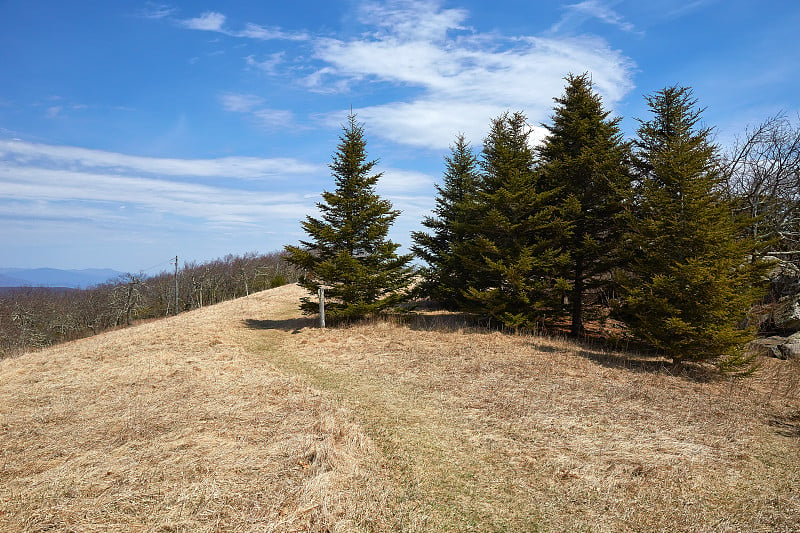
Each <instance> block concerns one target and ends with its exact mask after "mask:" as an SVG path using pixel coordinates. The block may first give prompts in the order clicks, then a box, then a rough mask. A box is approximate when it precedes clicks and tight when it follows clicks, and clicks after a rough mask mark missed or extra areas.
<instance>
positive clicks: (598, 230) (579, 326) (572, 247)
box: [538, 74, 631, 335]
mask: <svg viewBox="0 0 800 533" xmlns="http://www.w3.org/2000/svg"><path fill="white" fill-rule="evenodd" d="M566 80H567V86H566V89H565V92H564V95H563V96H561V97H560V98H556V99H555V101H556V103H557V104H558V105H557V106H556V107H555V109H554V111H555V113H554V114H553V116H552V117H551V119H552V125H545V127H546V128H547V130H548V131H549V134H548V135H547V137H545V139H544V142H543V143H542V145H541V146H540V147H539V149H538V152H539V155H540V157H541V160H542V161H541V162H542V174H543V177H542V180H543V182H544V183H547V184H549V186H550V187H554V188H555V187H559V188H560V192H559V194H558V199H557V203H558V204H559V206H560V211H561V214H562V216H563V217H564V218H565V219H566V220H567V221H569V222H570V225H571V226H572V233H571V234H570V236H569V237H568V239H567V241H565V242H564V243H563V247H564V248H565V249H567V250H569V252H570V261H569V264H568V268H567V270H566V272H565V273H564V276H565V277H566V278H567V279H568V280H569V281H570V283H571V285H572V287H571V290H570V291H569V300H570V314H571V322H572V324H571V332H572V334H573V335H579V334H580V333H581V332H582V331H583V314H584V301H585V299H584V297H585V295H586V294H587V293H594V294H595V295H597V293H598V290H600V289H602V288H604V287H606V286H608V285H609V283H610V272H611V271H612V270H613V269H614V268H616V267H617V266H619V264H620V253H619V252H620V247H619V243H620V239H621V235H622V232H623V230H624V228H625V219H624V215H623V214H624V213H625V205H626V203H628V199H629V198H630V186H631V178H630V173H629V169H628V163H629V162H628V159H629V157H628V154H629V147H628V144H627V143H625V142H624V141H623V138H622V133H621V132H620V129H619V121H620V119H619V118H613V119H612V118H609V115H610V112H609V111H606V110H604V109H603V103H602V100H601V98H600V95H598V94H597V93H596V92H594V90H593V88H592V82H591V79H590V78H589V75H588V74H582V75H580V76H574V75H569V76H568V77H567V78H566Z"/></svg>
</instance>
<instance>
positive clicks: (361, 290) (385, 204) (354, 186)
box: [285, 114, 413, 320]
mask: <svg viewBox="0 0 800 533" xmlns="http://www.w3.org/2000/svg"><path fill="white" fill-rule="evenodd" d="M339 140H340V142H339V145H338V147H337V150H336V153H335V154H334V156H333V161H332V162H331V164H330V165H329V166H330V169H331V173H332V175H333V178H334V182H335V184H336V188H335V190H334V191H333V192H327V191H326V192H323V193H322V198H323V200H324V201H323V202H320V203H318V204H317V207H318V208H319V211H320V212H321V214H322V218H315V217H312V216H308V217H306V220H305V221H304V222H303V223H302V226H303V229H304V230H305V232H306V233H307V234H308V235H309V236H310V237H311V239H310V240H308V241H300V245H301V246H286V248H285V258H286V260H287V261H288V262H289V263H291V264H293V265H296V266H299V267H300V268H302V269H303V270H305V272H306V276H305V277H304V279H302V280H301V281H300V285H301V286H302V287H304V288H305V289H307V290H308V291H309V292H310V293H311V294H313V295H316V294H317V291H318V289H319V288H320V287H325V296H326V315H327V316H329V317H331V318H332V319H334V320H336V319H357V318H361V317H364V316H367V315H370V314H373V313H375V312H378V311H381V310H385V309H387V308H390V307H392V306H395V305H397V304H399V303H401V302H402V301H404V300H406V299H408V290H407V289H408V286H409V284H410V282H411V278H412V276H413V269H411V268H410V267H409V266H408V265H409V262H410V260H411V254H407V255H398V254H397V249H398V248H399V247H400V245H399V244H396V243H394V242H392V241H391V240H389V239H388V233H389V228H390V227H391V225H392V223H393V222H394V221H395V219H396V218H397V217H398V215H399V214H400V212H399V211H397V210H394V209H392V205H391V203H390V202H389V201H388V200H385V199H382V198H381V197H380V196H379V195H378V194H377V193H376V192H375V184H376V183H377V181H378V179H379V178H380V176H381V174H379V173H378V174H375V173H373V169H374V167H375V165H376V164H377V161H374V160H373V161H368V160H367V155H366V140H365V138H364V129H363V126H362V125H361V124H359V123H358V122H357V121H356V116H355V115H353V114H350V116H349V117H348V122H347V124H346V125H345V126H343V134H342V135H341V136H340V138H339ZM301 301H302V303H301V308H302V310H303V312H305V313H306V314H313V313H314V312H316V311H317V309H318V307H317V306H318V304H317V303H316V302H314V301H312V300H311V298H310V297H308V296H306V297H303V298H302V299H301Z"/></svg>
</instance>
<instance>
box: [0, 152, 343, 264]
mask: <svg viewBox="0 0 800 533" xmlns="http://www.w3.org/2000/svg"><path fill="white" fill-rule="evenodd" d="M327 174H328V170H327V169H326V168H325V167H324V166H323V165H315V164H310V163H305V162H302V161H297V160H293V159H258V158H243V157H229V158H220V159H195V160H184V159H162V158H150V157H140V156H131V155H126V154H119V153H113V152H104V151H99V150H88V149H84V148H76V147H68V146H52V145H45V144H35V143H28V142H23V141H5V140H3V141H0V183H2V184H3V186H2V187H0V219H2V220H3V223H4V226H5V227H6V229H7V231H6V232H3V235H0V244H3V243H4V242H6V241H8V244H13V246H14V247H15V248H14V249H15V250H17V253H19V250H20V249H21V248H22V247H23V246H24V245H22V244H20V243H24V242H32V243H37V244H36V246H37V247H42V246H47V247H57V246H63V245H64V243H77V242H80V241H81V240H87V242H88V243H91V244H87V246H90V247H91V246H94V247H98V246H99V247H108V248H109V249H110V248H112V247H113V248H115V249H116V254H117V255H119V256H120V257H123V256H125V255H131V257H130V258H129V260H131V261H134V263H133V264H136V263H135V261H136V254H137V252H135V251H129V250H128V244H131V242H130V241H134V240H139V241H141V242H140V245H141V244H142V243H143V242H145V241H154V242H153V245H156V244H158V246H165V244H164V243H163V242H158V243H156V242H155V241H160V239H159V237H158V236H160V235H164V234H165V232H166V231H169V232H170V233H171V234H172V235H177V234H179V233H181V234H185V235H190V234H191V235H208V236H209V237H210V238H213V239H216V240H217V241H219V242H218V243H217V244H218V246H219V249H220V250H221V251H222V252H225V253H227V251H230V249H231V246H233V245H232V244H231V242H232V240H231V239H232V236H235V237H236V239H237V242H238V243H239V244H238V245H237V249H238V247H239V246H244V247H245V249H247V248H249V247H252V246H254V245H253V244H252V243H258V242H259V236H263V235H264V234H265V233H266V231H267V229H269V230H271V231H277V232H280V234H281V235H286V234H287V233H290V232H292V231H295V230H296V226H297V220H298V219H302V218H303V217H304V216H305V215H306V214H309V213H311V212H312V211H313V201H311V200H309V199H308V198H306V197H305V195H306V194H308V193H309V192H311V191H315V190H319V187H320V181H321V179H322V177H323V176H327ZM208 176H214V177H215V178H218V177H221V178H225V177H228V178H230V177H234V178H240V179H238V180H230V179H227V180H226V179H213V180H211V179H206V178H207V177H208ZM256 178H269V179H256ZM284 178H291V179H292V183H293V186H292V190H291V191H287V190H286V186H285V182H284ZM167 228H168V230H167ZM9 232H10V234H13V235H14V239H13V240H9V239H8V238H7V235H9ZM182 232H185V233H182ZM204 232H205V233H204ZM123 235H124V237H123ZM226 235H230V236H231V237H228V238H224V236H226ZM192 238H195V237H192ZM12 241H13V242H12ZM248 242H249V243H250V244H246V243H248ZM210 244H211V243H210V242H198V243H196V245H195V249H197V250H204V249H205V250H208V246H210ZM145 246H147V244H145ZM172 246H174V244H173V245H172ZM148 249H150V250H151V251H152V247H150V248H148ZM137 250H138V251H139V252H138V253H141V250H142V248H137ZM226 250H227V251H226ZM36 253H38V252H36ZM209 253H211V252H209Z"/></svg>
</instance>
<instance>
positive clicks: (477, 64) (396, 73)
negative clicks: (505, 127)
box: [306, 0, 633, 149]
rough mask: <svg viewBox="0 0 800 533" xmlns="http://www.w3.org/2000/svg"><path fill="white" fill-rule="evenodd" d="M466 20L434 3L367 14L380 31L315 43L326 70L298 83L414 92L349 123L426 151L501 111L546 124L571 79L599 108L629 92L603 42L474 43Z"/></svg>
mask: <svg viewBox="0 0 800 533" xmlns="http://www.w3.org/2000/svg"><path fill="white" fill-rule="evenodd" d="M466 18H467V13H466V12H464V11H462V10H443V9H441V8H440V4H439V3H438V2H436V1H424V0H412V1H397V2H392V3H390V4H389V6H388V7H385V6H384V7H381V6H379V5H374V4H369V5H368V6H367V8H366V9H365V10H364V12H363V16H362V20H364V21H365V22H367V23H371V24H372V25H373V26H376V27H378V28H379V31H378V32H373V33H370V34H367V35H366V36H365V37H360V38H358V39H352V40H347V41H345V40H340V39H331V38H322V39H318V40H317V41H316V43H315V46H316V57H317V58H318V59H319V60H321V61H323V62H324V63H325V66H324V67H322V68H320V69H319V70H318V71H317V72H315V73H314V74H313V75H311V76H309V77H308V78H306V83H307V84H308V86H309V88H310V89H312V90H323V91H330V90H331V88H332V87H333V88H337V87H338V88H342V87H347V86H352V85H353V84H355V83H359V82H362V81H367V82H376V81H377V82H384V83H387V84H390V85H398V86H404V87H415V88H419V89H421V90H422V92H421V94H420V95H419V96H417V97H415V98H413V99H412V100H410V101H409V100H404V101H398V102H389V103H386V104H381V105H378V106H370V107H365V108H361V109H358V113H359V115H360V116H361V117H362V118H364V119H366V120H367V121H369V122H370V123H371V124H374V125H375V124H377V125H378V128H375V129H376V132H377V133H379V134H380V135H382V136H384V137H386V138H389V139H391V140H393V141H396V142H400V143H404V144H411V145H415V146H423V147H430V148H435V149H441V148H446V147H447V146H449V144H450V143H451V142H452V140H453V138H454V137H455V135H456V134H457V133H459V132H464V133H466V134H467V135H468V136H470V138H472V139H475V137H473V136H472V135H475V134H478V135H480V134H482V133H483V132H485V130H486V127H487V125H488V122H489V120H490V119H491V118H492V117H493V116H496V115H497V114H499V113H501V112H502V111H504V110H506V109H522V110H525V111H526V112H527V113H528V115H529V118H530V119H531V121H532V123H534V124H536V123H538V122H543V121H545V120H546V118H547V116H548V114H549V112H550V111H551V109H552V105H553V102H552V98H553V96H554V95H558V94H560V93H561V92H562V90H563V84H564V80H563V78H564V76H566V75H567V74H569V73H570V72H573V73H580V72H584V71H590V72H591V73H592V79H593V81H594V85H595V87H596V88H597V90H598V91H599V92H600V93H601V95H602V96H603V97H604V99H605V101H606V104H607V105H611V106H613V105H614V104H615V103H616V102H618V101H619V100H620V99H621V98H622V97H623V96H624V95H625V94H626V93H627V92H628V91H630V90H631V89H632V88H633V83H632V80H631V70H632V63H631V62H630V60H629V59H628V58H626V57H625V56H623V55H622V54H621V53H620V52H618V51H615V50H613V49H611V48H610V47H609V46H608V44H607V43H606V42H605V41H603V40H602V39H599V38H595V37H553V36H550V37H541V36H526V35H514V36H501V35H497V34H481V33H477V32H475V31H474V30H469V29H468V28H466V27H465V22H466ZM479 138H480V137H479Z"/></svg>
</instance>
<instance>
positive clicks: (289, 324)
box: [244, 318, 315, 333]
mask: <svg viewBox="0 0 800 533" xmlns="http://www.w3.org/2000/svg"><path fill="white" fill-rule="evenodd" d="M314 323H315V321H314V320H313V319H311V318H287V319H285V320H256V319H253V318H247V319H245V320H244V325H245V326H247V327H248V328H249V329H277V330H280V331H288V332H290V333H300V330H302V329H303V328H308V327H313V326H314Z"/></svg>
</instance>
